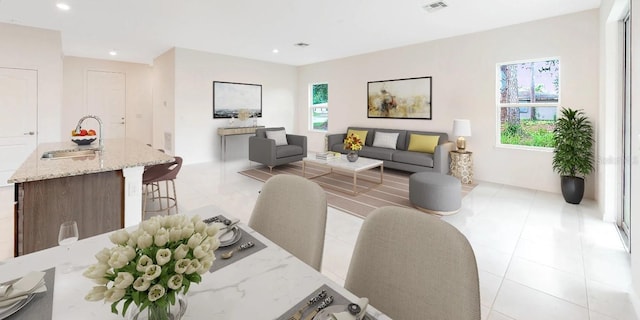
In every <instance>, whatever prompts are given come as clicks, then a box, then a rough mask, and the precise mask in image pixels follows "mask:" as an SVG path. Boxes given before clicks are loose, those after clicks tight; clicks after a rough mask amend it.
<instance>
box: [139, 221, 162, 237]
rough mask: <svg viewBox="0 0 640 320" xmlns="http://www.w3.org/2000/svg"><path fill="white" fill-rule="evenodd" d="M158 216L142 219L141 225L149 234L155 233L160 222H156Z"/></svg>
mask: <svg viewBox="0 0 640 320" xmlns="http://www.w3.org/2000/svg"><path fill="white" fill-rule="evenodd" d="M157 218H158V217H152V218H151V219H149V220H145V221H142V224H141V227H142V230H144V231H145V232H146V233H148V234H150V235H152V236H153V235H155V234H156V232H158V229H160V223H159V222H158V219H157Z"/></svg>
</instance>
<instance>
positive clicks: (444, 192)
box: [409, 172, 462, 215]
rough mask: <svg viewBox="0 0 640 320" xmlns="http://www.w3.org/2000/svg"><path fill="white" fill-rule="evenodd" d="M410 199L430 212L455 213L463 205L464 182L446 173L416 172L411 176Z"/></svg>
mask: <svg viewBox="0 0 640 320" xmlns="http://www.w3.org/2000/svg"><path fill="white" fill-rule="evenodd" d="M409 201H411V203H412V204H413V205H414V206H416V208H418V209H420V210H422V211H425V212H428V213H435V214H439V215H448V214H453V213H456V212H458V210H460V207H461V205H462V184H461V183H460V180H458V179H456V178H454V177H452V176H449V175H446V174H440V173H435V172H418V173H414V174H412V175H411V176H410V177H409Z"/></svg>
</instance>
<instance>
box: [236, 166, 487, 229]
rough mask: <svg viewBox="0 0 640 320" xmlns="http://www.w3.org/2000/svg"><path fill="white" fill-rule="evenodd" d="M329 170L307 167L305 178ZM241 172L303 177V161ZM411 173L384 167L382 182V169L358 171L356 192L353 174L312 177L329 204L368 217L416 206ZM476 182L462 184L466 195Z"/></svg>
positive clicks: (260, 177)
mask: <svg viewBox="0 0 640 320" xmlns="http://www.w3.org/2000/svg"><path fill="white" fill-rule="evenodd" d="M327 171H328V170H327V169H324V168H320V167H316V166H307V168H306V177H307V178H308V177H312V176H316V175H320V174H322V173H326V172H327ZM239 173H240V174H242V175H245V176H247V177H251V178H253V179H256V180H259V181H262V182H264V181H266V180H267V179H269V178H271V177H272V176H274V175H276V174H293V175H297V176H302V162H294V163H291V164H287V165H282V166H277V167H275V168H273V171H272V172H271V173H269V168H268V167H263V166H260V167H256V168H252V169H248V170H244V171H240V172H239ZM410 175H411V173H409V172H404V171H398V170H393V169H384V179H383V183H382V184H379V182H380V169H379V168H376V169H371V170H367V171H364V172H362V173H359V174H358V179H357V181H358V189H357V190H358V191H359V192H360V193H359V194H357V195H351V191H352V188H353V176H352V175H345V174H339V173H331V174H328V175H324V176H321V177H317V178H314V179H311V181H314V182H317V183H318V184H319V185H320V186H321V187H322V188H323V189H324V190H325V191H326V192H327V203H328V205H329V206H330V207H332V208H336V209H338V210H341V211H344V212H347V213H350V214H353V215H356V216H359V217H362V218H364V217H366V216H367V215H368V214H369V213H370V212H371V211H373V210H374V209H376V208H379V207H384V206H399V207H413V205H411V202H409V176H410ZM475 186H476V185H475V184H463V185H462V196H463V197H464V196H465V195H467V194H468V193H469V192H471V190H473V188H474V187H475Z"/></svg>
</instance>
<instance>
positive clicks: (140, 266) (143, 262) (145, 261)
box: [136, 255, 153, 272]
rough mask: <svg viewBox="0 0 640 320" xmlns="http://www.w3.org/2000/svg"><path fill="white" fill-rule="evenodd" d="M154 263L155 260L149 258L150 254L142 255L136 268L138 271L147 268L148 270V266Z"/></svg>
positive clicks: (143, 270)
mask: <svg viewBox="0 0 640 320" xmlns="http://www.w3.org/2000/svg"><path fill="white" fill-rule="evenodd" d="M152 264H153V260H152V259H151V258H149V256H147V255H143V256H142V257H140V259H138V264H137V265H136V270H138V272H145V270H147V267H148V266H150V265H152Z"/></svg>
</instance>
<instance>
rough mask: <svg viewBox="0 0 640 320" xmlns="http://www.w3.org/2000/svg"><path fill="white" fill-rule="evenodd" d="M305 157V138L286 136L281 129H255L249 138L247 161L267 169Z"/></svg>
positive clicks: (292, 135)
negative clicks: (254, 133) (262, 165)
mask: <svg viewBox="0 0 640 320" xmlns="http://www.w3.org/2000/svg"><path fill="white" fill-rule="evenodd" d="M306 156H307V137H306V136H302V135H295V134H288V133H286V131H285V129H284V128H282V127H279V128H261V129H256V135H255V136H251V137H249V161H254V162H258V163H262V164H264V165H265V166H267V167H269V172H271V170H272V169H273V167H275V166H279V165H283V164H287V163H291V162H294V161H300V160H302V158H304V157H306Z"/></svg>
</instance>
